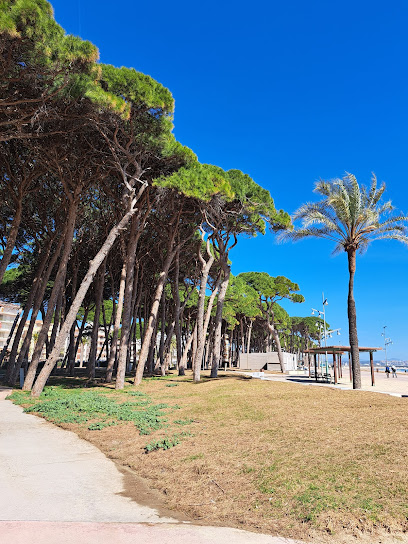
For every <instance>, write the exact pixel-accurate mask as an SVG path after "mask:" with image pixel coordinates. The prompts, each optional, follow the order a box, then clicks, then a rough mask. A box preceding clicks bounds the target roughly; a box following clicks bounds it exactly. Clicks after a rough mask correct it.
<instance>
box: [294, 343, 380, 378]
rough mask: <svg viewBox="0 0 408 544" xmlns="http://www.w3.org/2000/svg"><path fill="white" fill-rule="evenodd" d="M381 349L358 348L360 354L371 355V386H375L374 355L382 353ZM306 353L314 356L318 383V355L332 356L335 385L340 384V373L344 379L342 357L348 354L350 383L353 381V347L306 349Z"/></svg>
mask: <svg viewBox="0 0 408 544" xmlns="http://www.w3.org/2000/svg"><path fill="white" fill-rule="evenodd" d="M381 349H382V348H377V347H359V348H358V350H359V352H360V353H369V354H370V368H371V385H375V378H374V358H373V353H374V352H376V351H380V350H381ZM304 353H310V354H312V355H313V359H314V367H315V379H316V381H318V372H317V355H318V354H326V353H327V354H328V355H329V354H331V355H332V356H333V370H334V383H337V382H338V378H339V373H340V377H342V367H341V356H342V355H343V353H348V358H349V371H350V381H352V375H351V347H350V346H322V347H316V348H310V349H306V350H305V351H304ZM309 377H310V363H309Z"/></svg>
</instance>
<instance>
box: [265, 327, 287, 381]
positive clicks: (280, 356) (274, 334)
mask: <svg viewBox="0 0 408 544" xmlns="http://www.w3.org/2000/svg"><path fill="white" fill-rule="evenodd" d="M267 326H268V330H269V332H270V334H271V335H272V337H273V340H274V342H275V346H276V351H277V352H278V359H279V365H280V369H281V372H282V373H284V372H285V365H284V362H283V354H282V348H281V345H280V339H279V334H278V331H277V330H276V329H275V326H274V324H273V321H272V323H268V324H267Z"/></svg>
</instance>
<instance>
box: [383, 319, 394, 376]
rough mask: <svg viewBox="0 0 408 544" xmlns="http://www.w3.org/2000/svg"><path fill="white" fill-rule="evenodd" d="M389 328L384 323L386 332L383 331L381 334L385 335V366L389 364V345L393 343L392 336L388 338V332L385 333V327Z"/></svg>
mask: <svg viewBox="0 0 408 544" xmlns="http://www.w3.org/2000/svg"><path fill="white" fill-rule="evenodd" d="M386 328H387V325H384V327H383V329H384V332H382V333H381V336H384V351H385V366H387V365H388V361H387V346H389V345H390V344H392V340H391V338H387V336H386V334H385V329H386Z"/></svg>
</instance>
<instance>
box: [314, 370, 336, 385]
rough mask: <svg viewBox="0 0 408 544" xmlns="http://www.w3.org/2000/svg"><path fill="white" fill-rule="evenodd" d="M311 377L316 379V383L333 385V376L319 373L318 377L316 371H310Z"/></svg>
mask: <svg viewBox="0 0 408 544" xmlns="http://www.w3.org/2000/svg"><path fill="white" fill-rule="evenodd" d="M310 377H311V378H315V379H316V381H318V382H319V381H321V382H325V383H331V374H328V373H321V372H318V373H317V374H316V375H315V373H314V371H312V370H311V371H310Z"/></svg>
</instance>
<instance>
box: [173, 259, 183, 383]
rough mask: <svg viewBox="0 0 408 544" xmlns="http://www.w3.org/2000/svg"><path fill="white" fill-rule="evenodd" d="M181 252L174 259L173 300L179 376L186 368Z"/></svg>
mask: <svg viewBox="0 0 408 544" xmlns="http://www.w3.org/2000/svg"><path fill="white" fill-rule="evenodd" d="M179 276H180V251H179V250H177V253H176V255H175V257H174V284H173V299H174V332H175V335H176V349H177V368H178V375H179V376H184V375H185V368H184V366H181V364H180V363H181V357H182V350H181V323H180V319H181V305H180V284H179V279H180V278H179Z"/></svg>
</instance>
